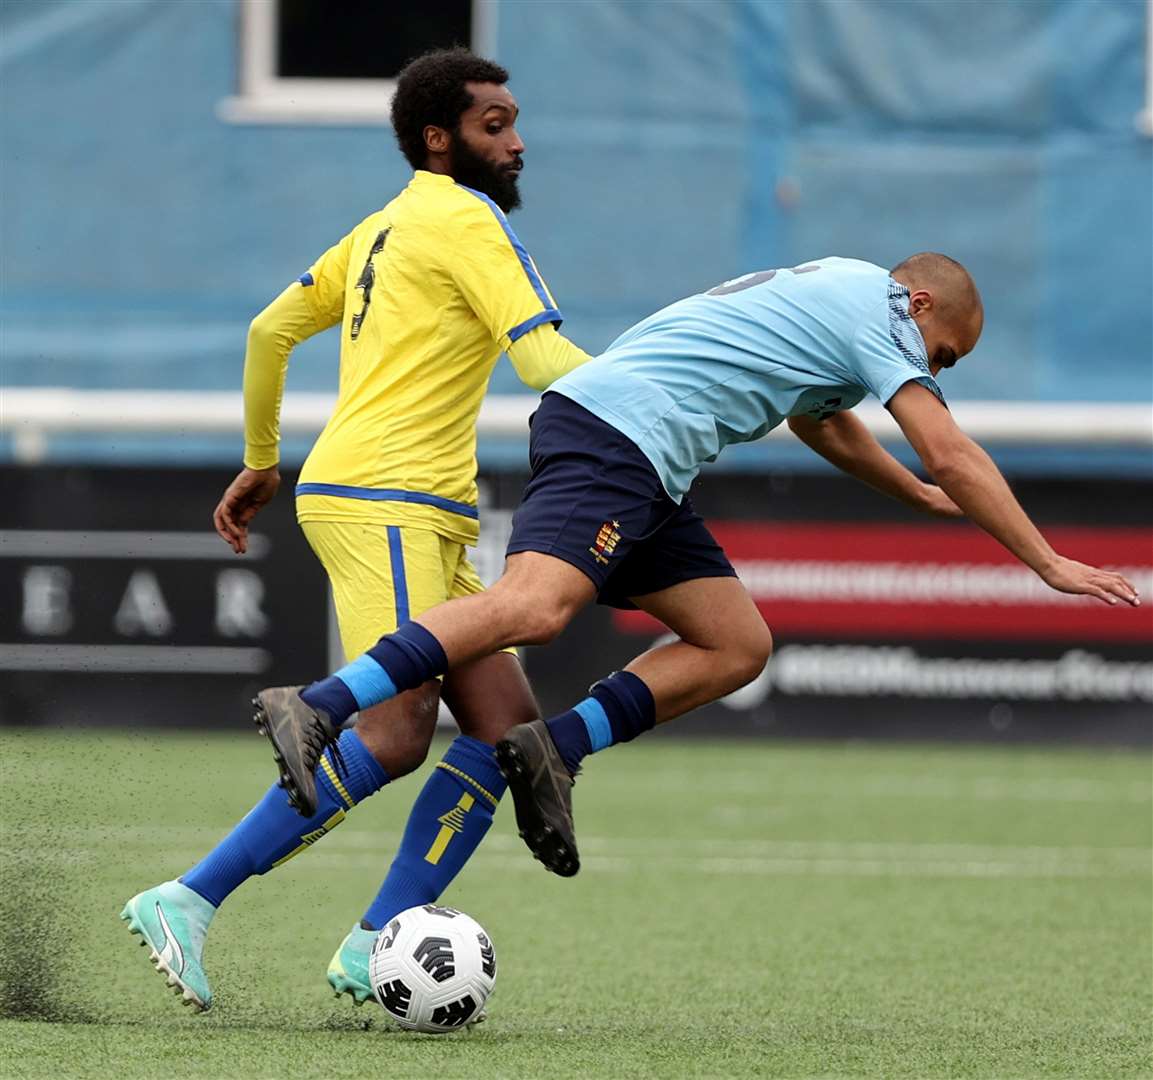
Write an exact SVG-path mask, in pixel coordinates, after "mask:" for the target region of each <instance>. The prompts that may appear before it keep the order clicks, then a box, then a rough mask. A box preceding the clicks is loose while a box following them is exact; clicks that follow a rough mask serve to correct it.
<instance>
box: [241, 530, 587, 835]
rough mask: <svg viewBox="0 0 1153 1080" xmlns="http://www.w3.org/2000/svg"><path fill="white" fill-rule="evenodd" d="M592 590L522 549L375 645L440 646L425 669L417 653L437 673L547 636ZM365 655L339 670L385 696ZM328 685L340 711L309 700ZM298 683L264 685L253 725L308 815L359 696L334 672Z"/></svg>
mask: <svg viewBox="0 0 1153 1080" xmlns="http://www.w3.org/2000/svg"><path fill="white" fill-rule="evenodd" d="M594 592H595V589H594V586H593V584H592V582H591V581H590V580H589V579H588V578H587V577H586V576H585V575H584V574H583V573H582V572H581V571H580V570H577V569H576V568H575V567H574V566H572V565H570V564H569V563H567V562H565V561H564V560H562V559H558V558H554V557H553V556H551V555H542V554H539V553H537V552H532V551H528V552H522V553H519V554H516V555H512V556H510V557H509V559H508V561H507V565H506V570H505V574H504V576H503V577H502V578H501V579H500V581H498V582H497V583H496V584H495V585H493V586H492V588H491V589H488V590H486V591H485V592H481V593H477V594H474V595H471V596H464V597H460V598H458V599H455V600H449V601H447V602H446V603H443V604H438V605H437V606H436V607H434V608H431V609H429V610H428V611H426V612H424V613H423V614H421V615H420V617H419V618H418V619H415V620H413V621H412V622H409V623H407V624H406V625H405V626H402V627H401V628H400V630H399V631H397V632H396V633H395V634H391V635H388V636H387V637H385V638H382V639H381V641H380V642H378V643H377V646H375V647H376V648H380V647H381V646H383V645H385V644H386V643H387V644H391V643H394V642H396V641H398V640H400V639H413V638H415V639H418V640H420V642H421V643H422V644H428V643H431V645H432V646H433V647H434V648H435V649H436V650H438V651H441V652H442V660H443V662H438V663H437V664H436V665H435V666H434V667H429V666H428V664H427V659H428V658H427V656H422V661H423V662H425V668H424V670H425V671H426V672H427V674H432V675H439V674H443V673H444V672H446V671H447V670H448V669H450V668H452V669H458V668H460V667H462V666H463V665H465V664H469V663H471V662H472V661H475V660H480V659H481V658H483V657H487V656H491V655H492V654H493V653H496V652H499V651H500V650H501V649H504V648H506V647H508V646H510V645H537V644H545V643H546V642H549V641H551V640H553V638H555V637H556V636H557V635H558V634H559V633H560V632H561V630H563V629H564V627H565V626H567V625H568V623H569V621H570V620H571V619H572V617H573V616H574V615H575V614H576V612H577V611H579V610H580V609H581V608H582V607H584V605H585V604H587V603H588V602H589V601H590V600H591V599H592V598H593V595H594ZM370 657H371V650H370V654H366V656H362V657H359V658H358V659H357V660H355V661H353V663H352V664H350V665H348V666H347V667H346V668H343V669H341V671H342V672H347V671H348V670H349V669H358V670H359V671H360V673H361V676H362V679H361V681H362V682H363V681H364V679H367V680H368V683H369V684H370V685H369V686H368V688H367V689H368V696H367V698H365V697H362V698H360V699H359V700H362V701H369V700H375V701H382V700H390V699H392V698H393V697H394V696H395V694H396V687H395V686H394V685H393V684H392V682H391V680H390V679H389V677H388V676H387V675H386V674H385V673H384V671H383V669H382V668H381V667H380V665H379V664H377V663H376V662H374V661H373V660H372V659H371V658H370ZM401 659H402V660H403V659H404V658H403V657H402V658H401ZM425 677H426V676H425ZM422 678H424V677H422ZM418 681H419V680H418ZM423 685H427V684H423ZM333 686H335V688H336V690H337V692H338V694H339V695H340V696H341V698H342V700H343V701H344V702H345V707H344V708H343V710H342V711H339V710H337V709H335V708H333V709H332V710H330V709H327V708H325V707H322V706H320V705H318V704H316V703H315V701H314V700H313V699H311V698H310V695H311V694H312V693H313V692H314V691H316V690H317V688H318V687H333ZM303 689H304V690H305V694H304V695H303V696H302V695H301V690H302V688H301V687H298V686H287V687H285V686H280V687H273V688H271V689H268V690H262V691H261V692H260V693H259V694H258V695H257V696H256V698H255V699H254V701H253V705H254V707H255V710H256V711H255V715H254V720H255V722H256V726H257V728H258V729H259V730H260V731H261V733H262V734H264V735H267V736H268V739H269V741H270V742H271V743H272V748H273V756H274V757H275V758H276V763H277V766H278V768H279V771H280V779H281V784H282V786H283V787H284V788H285V790H286V792H287V793H288V797H289V799H290V801H291V802H292V804H293V806H295V807H296V808H297V810H298V811H300V812H301V813H302V814H307V813H308V812H309V809H310V807H313V806H315V802H314V801H313V800H314V798H315V778H314V774H315V771H316V766H317V765H318V763H319V762H320V758H321V755H322V754H323V753H324V751H325V749H326V748H327V747H328V746H329V745H330V744H331V743H332V742H333V741H335V738H336V733H337V731H338V729H339V724H340V723H342V722H343V721H344V720H345V719H346V718H347V716H349V715H351V714H352V713H353V712H355V711H356V709H357V701H358V699H356V697H355V696H354V695H353V694H352V693H351V691H349V690H348V688H347V685H346V684H345V683H344V682H343V681H342V678H341V676H340V675H339V674H338V675H337V676H332V677H330V678H329V679H326V680H322V681H321V682H320V683H313V684H312V686H310V687H305V688H303ZM306 698H309V700H305V699H306Z"/></svg>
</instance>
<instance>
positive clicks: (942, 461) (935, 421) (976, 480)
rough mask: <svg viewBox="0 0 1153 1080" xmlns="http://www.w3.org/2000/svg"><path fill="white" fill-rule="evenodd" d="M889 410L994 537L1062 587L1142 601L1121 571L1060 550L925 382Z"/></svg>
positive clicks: (905, 391)
mask: <svg viewBox="0 0 1153 1080" xmlns="http://www.w3.org/2000/svg"><path fill="white" fill-rule="evenodd" d="M888 407H889V411H890V412H892V414H893V417H894V418H895V419H896V421H897V423H898V424H900V425H901V430H902V431H903V432H904V433H905V437H906V438H907V439H908V440H909V442H910V444H911V445H912V447H913V449H914V450H916V452H917V455H918V456H919V457H920V459H921V461H922V462H924V464H925V468H926V469H928V471H929V474H930V475H931V476H932V477H933V479H934V480H936V481H937V483H938V484H940V485H941V487H942V488H943V489H944V490H945V492H946V494H948V495H949V497H950V498H951V499H952V500H953V501H954V502H955V503H956V504H957V505H958V506H959V507H960V508H961V509H962V510H963V511H964V512H965V513H966V514H967V515H968V516H969V517H970V518H971V519H972V520H973V521H975V522H976V523H977V524H978V525H980V526H981V528H982V529H984V530H985V531H986V532H987V533H989V534H990V535H991V536H992V537H993V538H994V539H996V540H998V541H1000V542H1001V543H1002V544H1004V546H1005V547H1006V548H1008V549H1009V551H1011V552H1012V553H1013V554H1014V555H1016V556H1017V558H1018V559H1020V560H1021V561H1022V562H1023V563H1025V565H1026V566H1028V567H1030V568H1031V569H1032V570H1034V571H1036V573H1037V574H1038V575H1039V576H1040V577H1041V579H1042V580H1043V581H1044V582H1045V584H1046V585H1048V586H1049V587H1050V588H1053V589H1056V590H1057V591H1058V592H1065V593H1082V594H1085V595H1087V596H1095V597H1097V598H1098V599H1099V600H1103V601H1104V602H1105V603H1108V604H1116V603H1117V601H1118V600H1123V601H1125V602H1126V603H1128V604H1132V605H1133V606H1134V607H1135V606H1137V605H1138V604H1139V603H1140V601H1139V599H1138V597H1137V590H1136V589H1134V588H1133V586H1132V585H1131V584H1130V583H1129V582H1128V581H1126V580H1125V578H1123V577H1122V576H1121V575H1120V574H1114V573H1111V572H1110V571H1108V570H1099V569H1098V568H1097V567H1095V566H1087V565H1086V564H1085V563H1079V562H1076V561H1075V560H1073V559H1066V558H1065V557H1064V556H1062V555H1058V554H1057V552H1055V551H1054V550H1053V549H1052V548H1051V547H1050V546H1049V544H1048V542H1047V541H1046V540H1045V538H1044V537H1043V536H1042V535H1041V533H1040V532H1039V531H1038V529H1037V527H1036V526H1035V525H1034V524H1033V522H1032V521H1030V520H1029V517H1028V515H1027V514H1026V513H1025V511H1024V510H1023V509H1022V508H1021V505H1020V503H1018V502H1017V500H1016V498H1014V496H1013V492H1012V491H1010V490H1009V485H1008V484H1007V483H1006V482H1005V478H1004V477H1003V476H1002V475H1001V472H1000V470H999V469H998V468H997V466H996V465H995V464H993V459H992V458H990V457H989V455H988V454H986V453H985V451H984V450H982V449H981V447H979V446H978V445H977V444H976V443H975V442H973V440H972V439H970V438H969V437H968V436H967V435H966V434H965V433H964V432H963V431H961V429H960V428H959V427H957V425H956V423H955V422H954V420H953V416H952V414H951V413H950V412H949V410H948V409H946V408H945V406H944V405H943V404H941V402H940V401H938V400H937V398H936V397H935V396H934V395H933V394H932V393H931V392H930V391H929V390H927V389H925V387H923V386H921V385H920V384H918V383H916V382H907V383H905V385H904V386H902V387H901V389H900V390H898V391H897V392H896V394H894V395H893V396H892V398H890V400H889V403H888Z"/></svg>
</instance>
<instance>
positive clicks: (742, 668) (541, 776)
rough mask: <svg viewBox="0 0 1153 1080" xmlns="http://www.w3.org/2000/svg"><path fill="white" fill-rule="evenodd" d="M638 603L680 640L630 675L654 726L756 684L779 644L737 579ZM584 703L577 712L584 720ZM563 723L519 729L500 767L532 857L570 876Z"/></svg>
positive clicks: (641, 661)
mask: <svg viewBox="0 0 1153 1080" xmlns="http://www.w3.org/2000/svg"><path fill="white" fill-rule="evenodd" d="M631 599H632V600H633V602H634V603H636V605H637V606H638V607H639V608H641V609H642V610H643V611H647V612H648V613H649V614H651V615H653V616H655V617H656V618H658V619H660V620H661V622H663V623H664V624H665V625H666V626H668V627H669V628H670V629H671V630H672V631H673V632H674V633H676V634H677V635H678V638H679V640H678V641H675V642H670V643H668V644H666V645H661V646H658V647H657V648H655V649H651V650H649V651H648V652H647V653H644V654H643V655H641V656H639V657H637V658H636V659H635V660H634V661H633V662H632V663H631V664H629V665H628V666H627V667H626V668H625V671H626V672H629V673H631V674H632V675H633V676H635V677H636V679H637V680H639V682H640V684H641V685H640V686H637V685H636V684H635V683H634V684H633V689H634V690H636V691H639V693H641V694H642V695H644V694H648V695H651V699H648V700H650V701H651V707H652V708H653V710H654V715H653V716H652V718H651V720H650V721H649V723H650V724H651V723H652V722H656V723H661V722H663V721H666V720H671V719H672V718H673V717H675V716H680V715H681V714H682V713H685V712H688V711H689V710H691V709H694V708H696V707H698V706H699V705H704V704H706V703H707V702H709V701H714V700H716V699H717V698H719V697H723V696H724V695H725V694H727V693H731V692H732V691H733V690H736V689H738V688H740V687H741V686H744V685H745V684H747V683H748V682H751V681H752V680H753V679H754V678H756V676H757V675H758V674H760V672H761V671H762V669H763V668H764V666H765V664H766V663H767V661H768V658H769V653H770V652H771V650H772V637H771V636H770V634H769V630H768V627H766V626H765V623H764V620H763V619H762V618H761V616H760V613H759V612H758V611H757V609H756V606H755V605H754V604H753V602H752V598H751V597H750V596H749V594H748V592H747V591H746V590H745V588H744V586H743V585H741V583H740V582H739V581H737V580H736V579H735V578H728V577H726V578H699V579H697V580H694V581H687V582H683V583H681V584H679V585H674V586H672V587H671V588H669V589H664V590H662V591H660V592H658V593H652V594H650V595H648V596H640V597H633V598H631ZM611 678H612V679H617V680H619V679H620V678H621V676H620V675H619V674H618V675H615V676H612V677H611ZM610 681H611V680H610ZM593 694H594V695H595V694H596V687H594V688H593ZM587 700H590V701H591V699H587ZM585 704H586V703H582V704H581V705H578V706H577V709H576V711H577V712H578V713H580V712H581V711H582V706H584V705H585ZM603 715H604V714H603V712H602V713H601V717H602V721H601V722H602V723H604V724H605V727H606V735H605V737H606V738H609V737H610V736H609V735H608V732H607V722H606V721H604V720H603ZM556 719H560V718H554V720H553V721H536V722H534V723H532V724H523V725H521V726H519V727H516V728H513V729H512V730H511V731H510V732H509V733H508V735H507V736H505V738H504V739H503V740H501V742H499V743H498V744H497V760H498V762H499V763H500V765H501V770H502V771H503V772H504V774H505V777H506V778H507V779H508V782H509V790H510V791H511V792H512V794H513V800H514V802H515V804H516V809H517V824H518V826H519V827H520V833H521V837H522V838H523V839H524V841H525V843H526V844H527V845H528V847H529V850H530V851H532V853H533V855H534V856H535V857H536V858H537V859H539V860H540V861H541V862H542V863H544V865H545V867H546V868H547V869H549V870H551V871H552V872H553V873H555V874H559V875H560V876H561V877H571V876H572V875H573V874H575V873H576V872H577V871H578V870H579V869H580V857H579V854H578V851H577V846H576V836H575V829H574V826H573V816H572V785H573V777H574V776H575V771H574V770H573V769H572V768H570V766H569V764H568V762H566V760H565V757H564V753H563V751H562V748H561V747H559V746H558V745H557V742H556V740H555V738H554V734H555V732H556V730H557V729H556V728H555V727H554V726H553V725H554V724H555V720H556ZM594 722H595V721H594ZM629 737H632V736H631V735H630V736H629ZM598 748H599V747H593V749H598Z"/></svg>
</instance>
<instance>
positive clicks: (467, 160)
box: [452, 132, 520, 214]
mask: <svg viewBox="0 0 1153 1080" xmlns="http://www.w3.org/2000/svg"><path fill="white" fill-rule="evenodd" d="M452 178H453V179H454V180H455V181H456V182H457V183H458V184H463V185H464V186H465V187H470V188H474V189H475V190H477V191H479V192H481V193H482V194H484V195H487V196H488V197H489V198H490V199H492V201H493V202H494V203H496V205H497V206H499V207H500V208H501V209H502V210H503V211H504V212H505V213H506V214H508V213H511V212H512V211H513V210H515V209H516V208H517V207H518V206H520V191H519V189H518V188H517V173H515V172H510V171H509V170H508V169H502V168H500V167H499V166H496V165H494V164H493V163H492V162H491V161H489V160H488V159H487V158H483V157H481V155H480V154H478V153H477V152H476V151H475V150H473V148H472V147H471V146H469V144H468V143H467V142H466V141H465V139H464V136H462V135H461V134H460V133H459V132H457V133H456V135H455V137H454V138H453V143H452Z"/></svg>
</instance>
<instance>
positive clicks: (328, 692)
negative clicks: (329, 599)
mask: <svg viewBox="0 0 1153 1080" xmlns="http://www.w3.org/2000/svg"><path fill="white" fill-rule="evenodd" d="M447 670H448V661H447V660H446V659H445V655H444V649H443V648H441V644H440V642H439V641H437V640H436V638H435V637H434V636H433V635H432V634H430V633H429V632H428V631H427V630H426V629H425V628H424V627H423V626H421V625H420V623H414V622H410V623H405V624H404V625H403V626H402V627H401V628H400V629H399V630H397V631H396V633H394V634H387V635H385V636H384V637H382V638H381V639H380V640H379V641H378V642H377V643H376V644H375V645H373V647H372V648H371V649H369V650H368V652H366V653H364V654H362V655H361V656H358V657H357V658H356V659H355V660H353V661H352V662H351V663H349V664H345V666H344V667H342V668H341V669H340V670H339V671H338V672H336V674H335V675H330V676H329V677H328V678H327V679H321V680H320V681H319V682H314V683H313V684H312V685H311V686H306V687H305V688H304V689H303V690H302V691H301V692H300V696H301V697H302V698H304V700H305V701H306V702H307V703H308V704H309V705H311V706H312V707H313V708H318V709H323V710H324V711H325V712H326V713H328V715H329V716H330V717H331V718H332V722H333V724H334V725H335V726H337V727H339V726H340V725H341V724H343V723H344V722H345V720H347V719H348V718H349V717H350V716H351V715H352V714H353V713H355V712H359V711H360V710H361V709H367V708H368V707H369V706H370V705H379V704H380V703H381V702H382V701H389V700H391V699H392V698H394V697H396V695H397V694H400V693H403V692H404V691H405V690H415V689H416V687H418V686H422V685H423V684H424V683H426V682H428V680H429V679H435V678H436V677H437V676H438V675H443V674H444V673H445V672H446V671H447Z"/></svg>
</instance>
